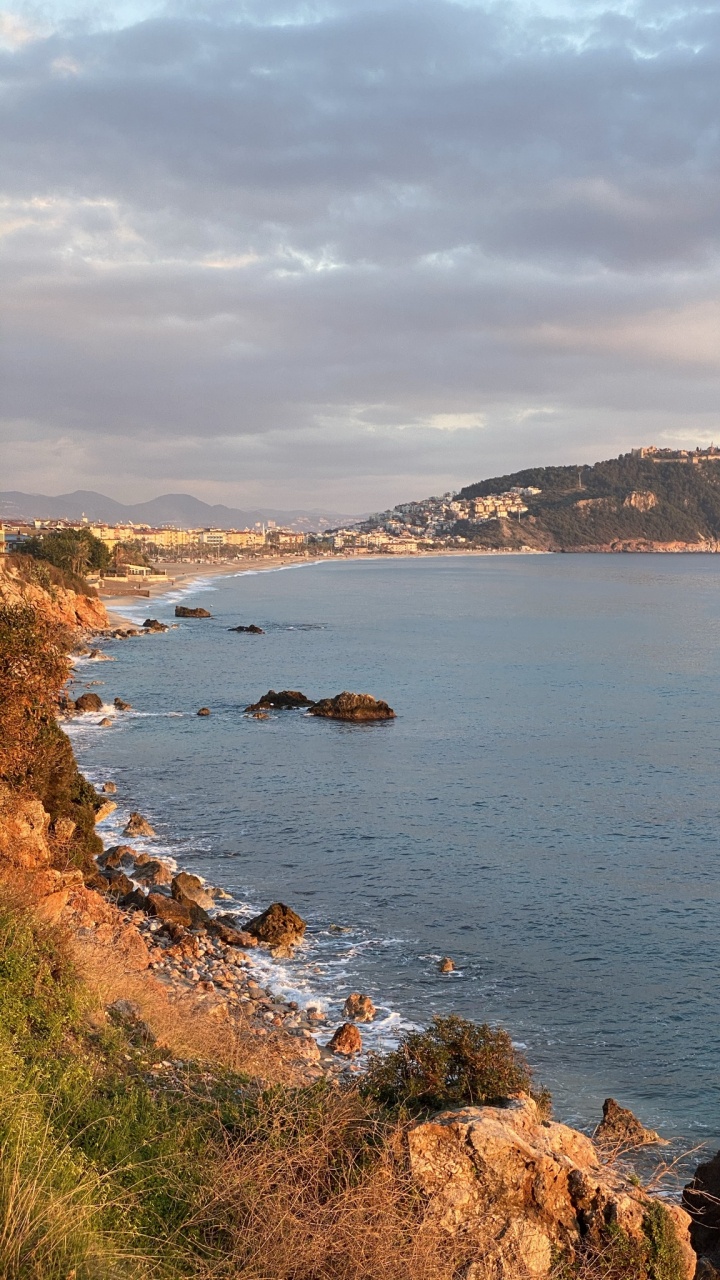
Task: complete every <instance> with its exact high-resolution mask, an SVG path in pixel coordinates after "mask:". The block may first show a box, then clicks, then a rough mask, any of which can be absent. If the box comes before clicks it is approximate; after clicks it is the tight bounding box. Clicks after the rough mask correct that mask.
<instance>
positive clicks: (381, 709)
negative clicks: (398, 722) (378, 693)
mask: <svg viewBox="0 0 720 1280" xmlns="http://www.w3.org/2000/svg"><path fill="white" fill-rule="evenodd" d="M309 714H310V715H311V716H322V717H323V718H324V719H326V720H356V721H367V720H394V718H395V712H394V711H393V709H392V707H389V706H388V704H387V702H382V701H380V700H378V699H377V698H373V697H371V695H370V694H369V693H348V692H347V691H345V692H344V693H338V694H336V695H335V697H334V698H322V699H321V701H320V702H316V703H315V704H314V705H313V706H312V707H310V712H309Z"/></svg>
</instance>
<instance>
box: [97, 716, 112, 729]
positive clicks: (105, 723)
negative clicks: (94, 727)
mask: <svg viewBox="0 0 720 1280" xmlns="http://www.w3.org/2000/svg"><path fill="white" fill-rule="evenodd" d="M111 724H112V720H111V719H110V717H109V716H104V717H103V719H102V720H101V721H100V728H101V729H109V728H110V726H111Z"/></svg>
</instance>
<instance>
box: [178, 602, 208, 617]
mask: <svg viewBox="0 0 720 1280" xmlns="http://www.w3.org/2000/svg"><path fill="white" fill-rule="evenodd" d="M175 617H176V618H212V614H211V613H208V610H207V609H188V608H187V607H186V606H185V605H184V604H176V605H175Z"/></svg>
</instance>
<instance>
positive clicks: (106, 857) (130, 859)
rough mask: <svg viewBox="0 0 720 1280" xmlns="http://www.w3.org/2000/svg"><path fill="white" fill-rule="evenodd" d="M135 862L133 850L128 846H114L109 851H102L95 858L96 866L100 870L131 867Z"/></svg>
mask: <svg viewBox="0 0 720 1280" xmlns="http://www.w3.org/2000/svg"><path fill="white" fill-rule="evenodd" d="M134 861H135V850H134V849H133V848H131V847H130V845H129V844H114V845H113V846H112V848H111V849H103V852H102V853H99V854H98V856H97V864H98V866H99V867H100V869H101V870H105V868H106V867H131V866H132V865H133V863H134Z"/></svg>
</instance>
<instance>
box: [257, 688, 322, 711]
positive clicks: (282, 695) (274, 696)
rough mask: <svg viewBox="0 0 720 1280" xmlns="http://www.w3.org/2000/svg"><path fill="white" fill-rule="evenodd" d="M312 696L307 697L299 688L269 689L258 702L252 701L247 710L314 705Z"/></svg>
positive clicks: (289, 709)
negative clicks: (277, 691) (277, 690)
mask: <svg viewBox="0 0 720 1280" xmlns="http://www.w3.org/2000/svg"><path fill="white" fill-rule="evenodd" d="M313 705H314V704H313V701H312V699H311V698H306V697H305V694H304V693H299V692H298V690H297V689H281V690H280V692H279V693H276V692H275V690H274V689H268V691H267V693H264V694H263V696H262V698H258V700H257V702H251V703H250V706H249V707H246V708H245V710H246V711H262V710H264V709H265V708H266V707H273V708H274V709H275V710H276V711H294V710H295V709H296V708H297V707H312V706H313Z"/></svg>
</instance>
